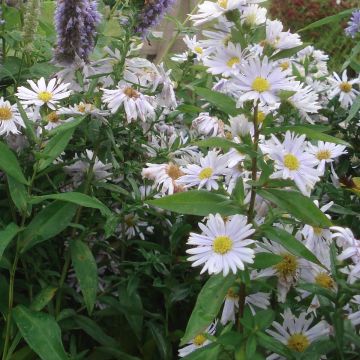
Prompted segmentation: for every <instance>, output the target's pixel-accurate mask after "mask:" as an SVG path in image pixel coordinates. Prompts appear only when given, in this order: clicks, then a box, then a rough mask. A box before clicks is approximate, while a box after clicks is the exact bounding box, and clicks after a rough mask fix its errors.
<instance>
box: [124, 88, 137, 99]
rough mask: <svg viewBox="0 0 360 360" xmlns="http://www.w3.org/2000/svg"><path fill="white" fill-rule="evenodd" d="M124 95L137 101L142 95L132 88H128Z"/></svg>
mask: <svg viewBox="0 0 360 360" xmlns="http://www.w3.org/2000/svg"><path fill="white" fill-rule="evenodd" d="M124 94H125V95H126V96H127V97H129V98H134V99H137V98H138V97H139V96H140V95H139V93H138V92H137V91H136V90H135V89H133V88H132V87H130V86H129V87H127V88H126V89H125V90H124Z"/></svg>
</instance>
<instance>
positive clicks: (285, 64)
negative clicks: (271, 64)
mask: <svg viewBox="0 0 360 360" xmlns="http://www.w3.org/2000/svg"><path fill="white" fill-rule="evenodd" d="M289 67H290V64H289V62H288V61H284V62H282V63H281V64H280V68H281V70H283V71H284V70H287V69H288V68H289Z"/></svg>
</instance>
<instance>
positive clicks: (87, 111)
mask: <svg viewBox="0 0 360 360" xmlns="http://www.w3.org/2000/svg"><path fill="white" fill-rule="evenodd" d="M58 113H59V114H60V115H70V116H80V115H82V116H83V115H91V116H93V117H95V118H99V119H101V120H105V119H104V117H105V116H109V115H110V112H109V111H107V110H101V109H98V108H97V107H96V106H95V105H93V104H90V103H85V102H83V101H81V102H79V103H78V104H75V105H70V106H69V107H67V108H65V107H63V108H60V109H59V110H58Z"/></svg>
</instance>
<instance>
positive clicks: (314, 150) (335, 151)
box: [308, 141, 347, 174]
mask: <svg viewBox="0 0 360 360" xmlns="http://www.w3.org/2000/svg"><path fill="white" fill-rule="evenodd" d="M308 147H309V152H310V154H312V155H313V156H314V158H315V159H316V161H317V162H318V170H319V171H320V173H321V174H324V172H325V165H326V164H329V163H332V162H333V161H334V160H335V159H336V158H338V157H339V156H341V155H343V154H346V153H347V151H346V150H345V149H346V146H344V145H337V144H334V143H330V142H324V141H319V142H318V144H317V146H315V145H312V144H311V143H309V144H308Z"/></svg>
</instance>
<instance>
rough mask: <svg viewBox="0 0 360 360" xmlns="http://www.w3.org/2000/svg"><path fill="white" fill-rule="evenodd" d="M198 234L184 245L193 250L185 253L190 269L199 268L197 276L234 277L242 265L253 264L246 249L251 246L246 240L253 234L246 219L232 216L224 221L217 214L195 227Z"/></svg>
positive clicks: (250, 252)
mask: <svg viewBox="0 0 360 360" xmlns="http://www.w3.org/2000/svg"><path fill="white" fill-rule="evenodd" d="M199 227H200V229H201V230H202V231H203V232H202V234H196V233H191V234H190V238H189V240H188V242H187V244H188V245H193V246H195V247H194V248H191V249H188V250H187V251H186V252H187V253H188V254H190V255H191V256H190V257H189V258H188V260H189V261H192V262H193V263H192V266H193V267H194V266H199V265H203V264H204V266H203V268H202V270H201V274H202V273H204V272H206V271H208V272H209V274H219V273H221V272H222V273H223V275H224V276H226V275H227V274H228V273H229V272H230V271H232V272H233V273H234V274H236V272H237V271H238V269H240V270H244V269H245V263H253V261H254V260H253V258H254V250H253V249H251V248H250V247H248V246H249V245H251V244H253V243H254V240H252V239H249V236H251V235H252V234H253V233H254V232H255V230H254V229H253V228H252V225H251V224H247V217H246V216H244V215H234V216H232V217H230V218H228V219H226V220H224V219H223V218H222V217H221V216H220V215H219V214H216V215H209V219H208V221H207V222H206V225H204V224H202V223H199Z"/></svg>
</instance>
